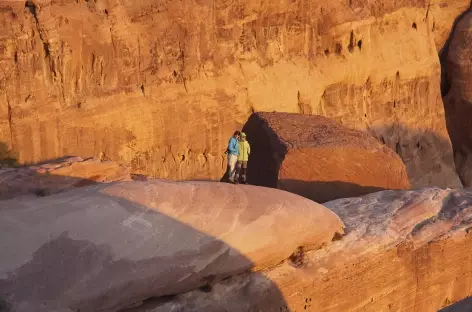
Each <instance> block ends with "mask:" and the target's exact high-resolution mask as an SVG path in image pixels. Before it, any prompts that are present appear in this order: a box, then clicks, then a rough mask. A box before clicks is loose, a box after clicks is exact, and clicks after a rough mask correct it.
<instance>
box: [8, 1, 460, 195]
mask: <svg viewBox="0 0 472 312" xmlns="http://www.w3.org/2000/svg"><path fill="white" fill-rule="evenodd" d="M464 2H465V1H459V0H455V1H452V2H451V1H447V2H446V1H444V0H435V1H426V0H408V1H406V0H404V1H393V2H392V1H390V2H386V1H384V0H373V1H363V0H353V1H350V2H347V1H344V0H343V1H341V0H335V1H306V0H295V1H276V2H274V1H265V2H261V1H253V0H242V1H237V2H236V1H216V2H211V1H190V0H184V1H158V2H156V1H151V0H144V1H138V2H136V1H127V2H123V1H116V0H97V1H83V0H78V1H50V0H28V1H26V6H25V1H19V0H18V1H16V0H5V1H2V2H1V3H0V68H1V70H0V104H1V105H0V141H4V142H6V143H7V144H8V145H9V146H10V148H12V149H13V150H14V151H15V152H16V153H17V154H18V156H19V161H20V162H33V161H38V160H44V159H51V158H56V157H59V156H62V155H71V154H72V155H80V156H87V157H89V156H97V155H98V154H99V153H101V152H103V153H105V154H106V155H107V156H108V157H109V158H111V159H113V160H119V161H122V162H124V163H126V164H130V165H131V166H132V168H133V172H135V173H148V174H153V175H155V176H158V177H162V178H171V179H193V178H199V179H200V178H205V179H208V178H210V179H219V178H220V177H221V176H222V174H223V172H224V171H225V169H226V165H225V157H224V154H223V151H224V150H225V146H226V143H227V140H228V138H229V136H230V135H231V134H232V133H233V131H234V130H235V128H236V127H240V126H241V125H243V124H244V123H245V122H246V120H247V118H248V117H249V115H250V114H251V113H252V112H253V111H272V110H277V111H284V112H296V113H304V114H317V115H324V116H327V117H330V118H334V119H336V120H337V121H339V122H341V123H342V124H343V125H345V126H348V127H351V128H356V129H359V130H364V131H367V132H369V133H371V134H373V135H374V136H376V137H377V138H379V139H380V138H383V139H384V141H385V142H386V144H387V145H388V146H389V147H391V148H393V149H394V150H396V151H397V153H398V154H399V155H400V156H401V157H402V159H403V160H404V162H405V164H406V165H407V167H408V168H410V169H409V172H415V174H414V175H410V179H411V182H412V184H413V186H415V187H419V186H425V185H439V186H451V187H453V186H460V181H459V180H458V178H457V175H456V174H455V171H454V164H453V158H452V150H451V144H450V141H449V138H448V134H447V131H446V127H445V122H444V109H443V104H442V100H441V95H440V91H439V85H440V83H439V82H440V65H439V61H438V55H437V48H440V47H441V46H442V45H443V42H444V41H445V38H446V36H445V34H446V33H447V32H448V31H449V29H450V27H451V25H452V22H453V17H454V15H455V14H460V13H459V12H460V11H461V10H462V7H463V6H464V5H465V4H464Z"/></svg>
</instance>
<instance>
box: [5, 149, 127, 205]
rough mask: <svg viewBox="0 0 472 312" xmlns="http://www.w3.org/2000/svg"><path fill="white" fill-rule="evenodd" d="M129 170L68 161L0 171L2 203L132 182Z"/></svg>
mask: <svg viewBox="0 0 472 312" xmlns="http://www.w3.org/2000/svg"><path fill="white" fill-rule="evenodd" d="M131 179H132V178H131V174H130V169H129V168H127V167H124V166H121V165H118V164H117V163H115V162H112V161H100V160H99V159H82V158H80V157H66V158H63V159H58V160H56V161H51V162H48V163H45V164H40V165H36V166H29V167H19V168H4V169H0V200H2V199H9V198H13V197H18V196H20V195H31V196H33V197H38V196H39V197H42V196H46V195H51V194H55V193H59V192H63V191H66V190H69V189H72V188H76V187H82V186H87V185H92V184H96V183H105V182H116V181H131Z"/></svg>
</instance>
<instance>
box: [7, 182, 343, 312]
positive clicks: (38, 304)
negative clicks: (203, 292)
mask: <svg viewBox="0 0 472 312" xmlns="http://www.w3.org/2000/svg"><path fill="white" fill-rule="evenodd" d="M0 229H1V230H0V231H1V232H2V234H1V235H0V237H1V239H0V246H1V248H2V257H0V298H1V299H2V300H3V302H1V303H2V304H3V305H4V306H7V307H9V308H10V309H11V311H39V312H42V311H48V312H50V311H70V310H68V309H71V310H72V311H79V310H80V311H81V312H89V311H121V309H122V308H125V307H129V306H133V305H134V304H136V303H140V302H141V300H144V299H147V298H150V297H161V296H165V295H172V294H179V293H183V292H187V291H190V290H192V289H196V288H198V287H201V286H206V285H212V284H213V283H215V282H217V281H218V280H220V279H223V278H225V277H228V276H231V275H234V274H237V273H241V272H244V271H247V270H249V269H251V268H252V269H254V270H261V269H265V268H267V267H268V266H272V265H275V264H278V263H280V262H281V261H283V260H284V259H287V258H288V257H289V256H290V255H291V254H292V253H293V252H294V251H296V250H297V248H298V247H300V246H302V247H304V248H308V249H311V248H315V249H316V248H319V247H321V246H323V245H326V244H328V243H329V242H331V240H332V238H333V237H334V236H335V234H336V233H338V234H342V233H343V223H342V222H341V220H340V219H339V218H338V217H337V216H336V215H335V214H334V213H333V212H331V211H330V210H329V209H327V208H325V207H323V206H321V205H319V204H316V203H314V202H312V201H310V200H308V199H305V198H302V197H299V196H297V195H294V194H290V193H287V192H283V191H279V190H273V189H269V188H261V187H255V186H241V187H236V186H232V185H229V184H222V183H212V182H184V183H178V182H174V183H169V182H159V181H152V182H135V181H134V182H123V183H115V184H113V185H100V186H90V187H86V188H81V189H76V190H72V191H70V192H66V193H61V194H56V195H53V196H49V197H44V198H42V199H35V200H22V201H16V200H8V201H2V202H1V206H0ZM210 287H211V286H210ZM274 291H275V292H277V291H278V290H277V288H276V287H275V286H274ZM280 301H283V297H280V298H279V302H280ZM60 309H62V310H60Z"/></svg>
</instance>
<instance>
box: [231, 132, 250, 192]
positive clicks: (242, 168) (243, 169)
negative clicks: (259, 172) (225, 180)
mask: <svg viewBox="0 0 472 312" xmlns="http://www.w3.org/2000/svg"><path fill="white" fill-rule="evenodd" d="M250 154H251V146H250V145H249V142H248V141H247V140H246V134H245V133H244V132H241V135H240V139H239V154H238V162H237V163H236V176H235V179H234V180H235V182H236V183H238V182H241V183H243V184H246V183H247V182H246V175H247V162H248V160H249V155H250Z"/></svg>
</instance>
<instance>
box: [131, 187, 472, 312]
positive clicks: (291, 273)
mask: <svg viewBox="0 0 472 312" xmlns="http://www.w3.org/2000/svg"><path fill="white" fill-rule="evenodd" d="M325 205H326V206H327V207H329V208H330V209H331V210H333V211H334V212H336V213H337V214H338V215H339V216H340V217H341V218H342V219H343V221H344V222H345V224H346V236H344V237H343V238H342V239H340V240H337V241H336V242H334V243H332V244H331V245H329V246H327V247H326V248H323V249H321V250H317V251H313V252H308V253H305V254H300V257H299V258H298V259H296V260H297V261H295V262H293V261H286V262H284V263H283V264H281V265H280V266H278V267H276V268H273V269H271V270H268V271H266V272H264V273H263V274H253V273H246V274H244V275H240V276H238V277H235V278H233V279H231V280H230V281H224V282H221V283H218V284H217V285H215V286H214V287H213V291H212V292H210V293H201V292H198V291H192V292H189V293H187V294H183V295H180V296H176V297H174V298H171V299H169V300H168V301H167V302H164V303H163V302H160V303H159V304H154V305H148V306H142V307H140V308H137V309H135V310H133V311H134V312H168V311H173V312H176V311H186V312H197V311H207V312H217V311H228V312H239V311H284V312H285V311H317V312H338V311H343V312H360V311H363V312H377V311H421V312H437V311H438V310H440V309H441V308H442V307H445V306H448V305H450V304H453V303H455V302H457V304H456V305H455V307H457V309H459V308H460V307H463V309H462V310H457V309H455V308H451V309H445V310H444V312H446V311H451V312H452V311H469V310H467V306H469V304H470V303H469V304H468V303H467V300H464V301H463V302H460V301H461V300H463V299H464V298H467V297H468V296H472V289H471V287H470V285H471V283H472V233H471V229H472V191H470V190H464V189H459V190H444V189H437V188H427V189H421V190H415V191H384V192H379V193H376V194H370V195H367V196H365V197H362V198H350V199H340V200H336V201H333V202H329V203H326V204H325ZM269 280H270V281H272V283H275V284H276V285H278V286H279V288H280V291H281V292H282V294H283V296H284V298H285V302H280V301H277V300H275V299H274V298H276V296H275V293H274V292H273V291H271V290H272V285H271V284H270V283H269V282H268V281H269Z"/></svg>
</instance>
